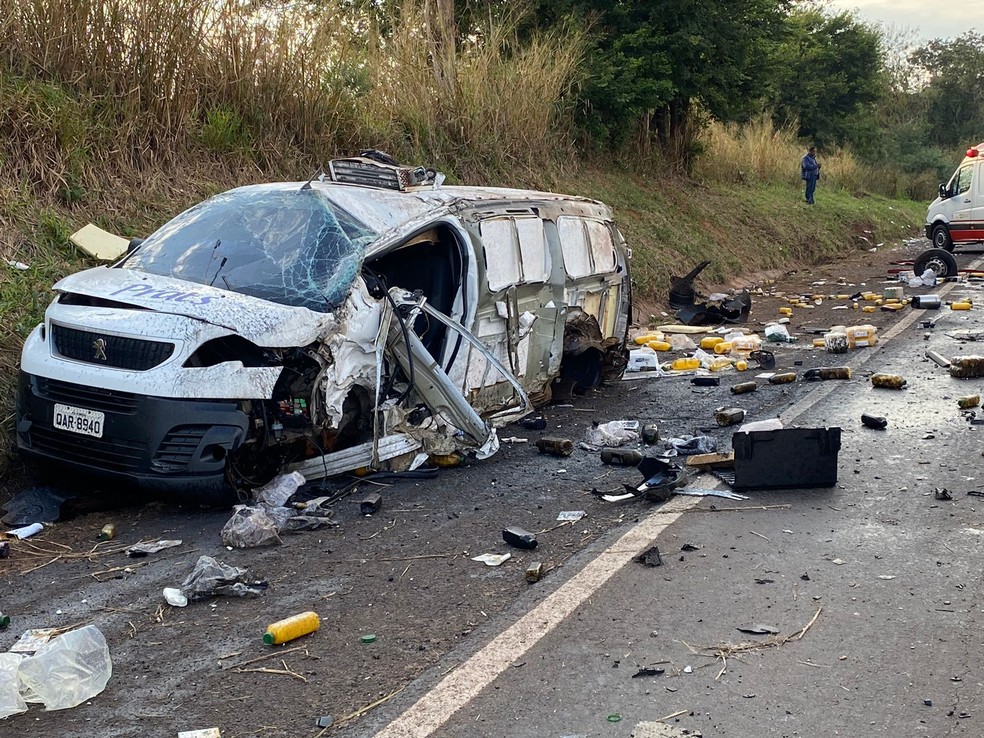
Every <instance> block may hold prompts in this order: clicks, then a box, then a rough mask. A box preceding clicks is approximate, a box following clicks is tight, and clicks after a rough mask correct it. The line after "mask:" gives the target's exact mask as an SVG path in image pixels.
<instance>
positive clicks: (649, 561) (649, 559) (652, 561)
mask: <svg viewBox="0 0 984 738" xmlns="http://www.w3.org/2000/svg"><path fill="white" fill-rule="evenodd" d="M636 561H638V562H639V563H640V564H644V565H645V566H662V565H663V558H662V557H661V556H660V555H659V547H658V546H651V547H650V548H648V549H646V550H645V551H643V552H642V553H641V554H639V555H638V556H637V557H636Z"/></svg>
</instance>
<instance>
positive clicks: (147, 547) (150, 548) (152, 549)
mask: <svg viewBox="0 0 984 738" xmlns="http://www.w3.org/2000/svg"><path fill="white" fill-rule="evenodd" d="M182 543H183V541H182V540H181V539H180V538H178V539H175V540H161V541H154V542H152V543H136V544H134V545H132V546H130V547H129V548H128V549H127V550H126V555H127V556H129V557H130V558H132V559H142V558H143V557H145V556H147V555H149V554H152V553H159V552H160V551H163V550H164V549H167V548H174V547H176V546H180V545H181V544H182Z"/></svg>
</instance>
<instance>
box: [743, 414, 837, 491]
mask: <svg viewBox="0 0 984 738" xmlns="http://www.w3.org/2000/svg"><path fill="white" fill-rule="evenodd" d="M731 445H732V446H733V447H734V450H735V484H734V488H735V489H740V490H746V489H797V488H810V487H832V486H834V485H835V484H836V483H837V455H838V452H839V451H840V447H841V429H840V428H839V427H836V426H834V427H831V428H783V429H781V430H771V431H751V432H744V433H742V432H739V433H735V434H734V435H733V436H732V438H731Z"/></svg>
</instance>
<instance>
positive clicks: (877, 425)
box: [861, 413, 888, 430]
mask: <svg viewBox="0 0 984 738" xmlns="http://www.w3.org/2000/svg"><path fill="white" fill-rule="evenodd" d="M861 424H862V425H863V426H864V427H865V428H873V429H874V430H885V429H886V428H887V427H888V418H883V417H881V416H880V415H869V414H868V413H862V415H861Z"/></svg>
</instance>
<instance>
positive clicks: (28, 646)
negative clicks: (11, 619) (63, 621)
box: [10, 628, 58, 653]
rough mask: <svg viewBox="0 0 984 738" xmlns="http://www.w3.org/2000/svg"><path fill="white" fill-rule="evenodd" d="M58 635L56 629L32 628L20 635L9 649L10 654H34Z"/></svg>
mask: <svg viewBox="0 0 984 738" xmlns="http://www.w3.org/2000/svg"><path fill="white" fill-rule="evenodd" d="M56 635H58V628H33V629H31V630H25V631H24V632H23V633H21V636H20V638H18V639H17V641H16V642H15V643H14V645H13V646H11V647H10V652H11V653H34V652H35V651H37V650H38V649H39V648H41V646H43V645H44V644H45V643H47V642H48V641H50V640H51V639H52V638H53V637H54V636H56Z"/></svg>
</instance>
